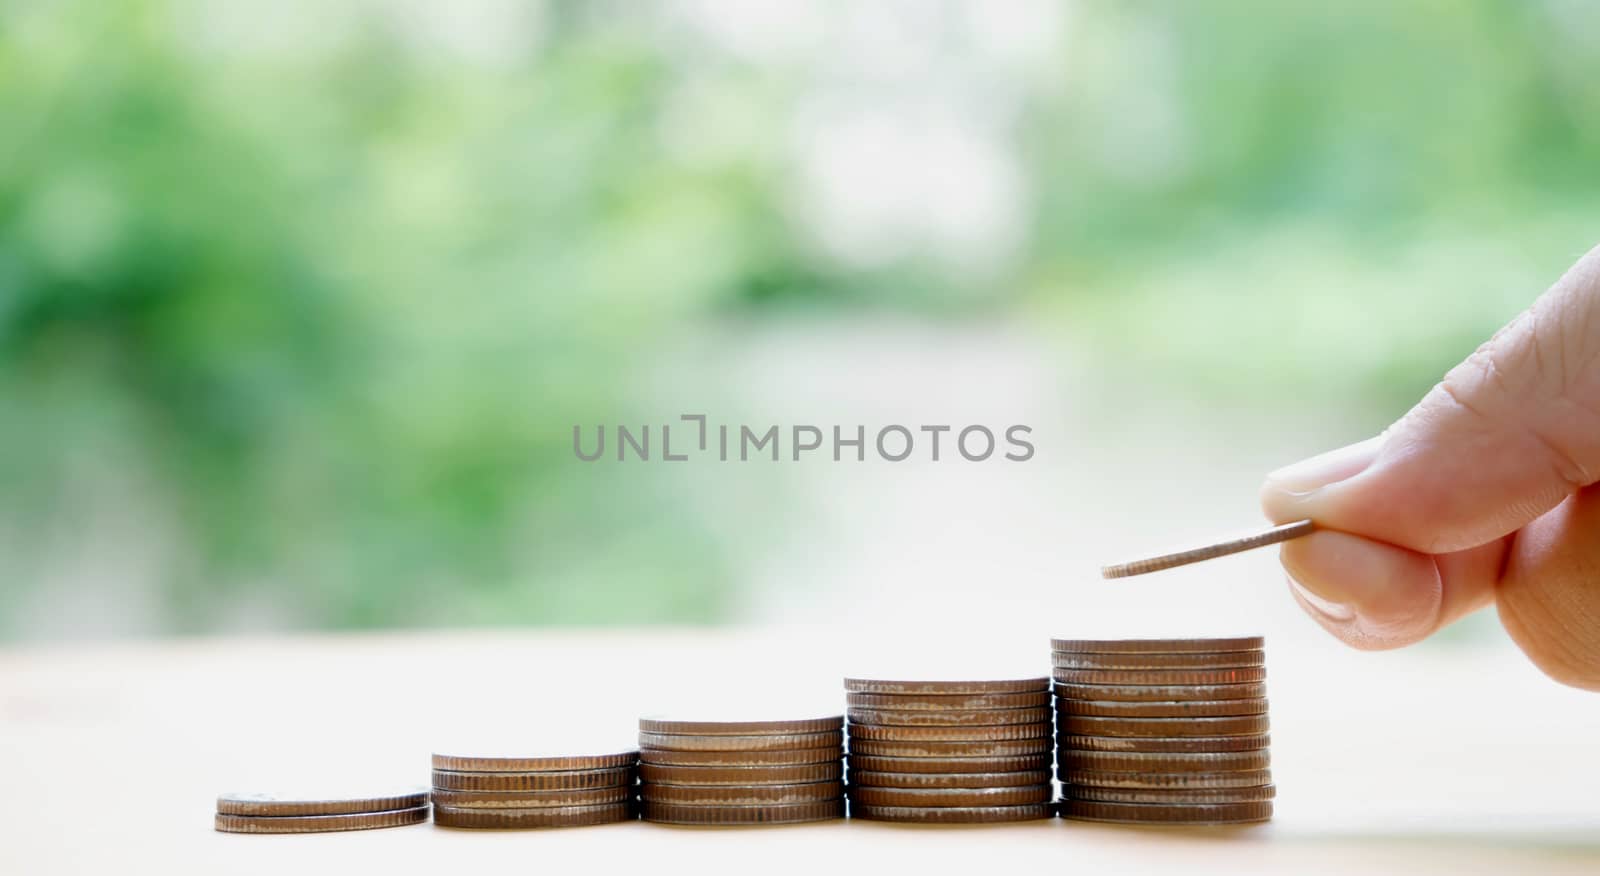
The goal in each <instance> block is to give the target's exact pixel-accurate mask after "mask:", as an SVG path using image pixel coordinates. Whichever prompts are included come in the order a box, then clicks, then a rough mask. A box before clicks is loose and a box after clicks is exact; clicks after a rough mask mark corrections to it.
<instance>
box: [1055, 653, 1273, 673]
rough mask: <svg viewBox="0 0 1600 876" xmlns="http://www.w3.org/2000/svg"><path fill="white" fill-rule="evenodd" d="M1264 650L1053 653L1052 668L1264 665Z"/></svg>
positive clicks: (1209, 667) (1192, 667)
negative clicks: (1188, 652) (1166, 652)
mask: <svg viewBox="0 0 1600 876" xmlns="http://www.w3.org/2000/svg"><path fill="white" fill-rule="evenodd" d="M1266 662H1267V660H1266V652H1264V651H1218V652H1204V653H1195V654H1086V653H1074V652H1067V653H1056V654H1053V655H1051V657H1050V665H1051V666H1052V667H1053V668H1055V669H1234V668H1237V667H1240V666H1263V665H1265V664H1266Z"/></svg>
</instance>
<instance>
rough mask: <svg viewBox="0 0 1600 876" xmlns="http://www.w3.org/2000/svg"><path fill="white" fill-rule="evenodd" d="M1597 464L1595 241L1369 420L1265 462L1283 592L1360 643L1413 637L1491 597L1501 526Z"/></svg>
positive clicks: (1530, 513) (1265, 494) (1590, 474)
mask: <svg viewBox="0 0 1600 876" xmlns="http://www.w3.org/2000/svg"><path fill="white" fill-rule="evenodd" d="M1597 480H1600V248H1597V249H1595V250H1593V251H1591V252H1590V253H1589V254H1588V255H1587V256H1585V257H1584V258H1583V259H1582V260H1580V261H1579V262H1578V264H1577V265H1576V266H1574V267H1573V268H1572V270H1570V271H1568V272H1567V274H1566V276H1564V277H1563V278H1562V279H1561V280H1560V281H1559V282H1558V283H1556V285H1555V286H1554V287H1552V288H1551V289H1550V291H1548V292H1546V293H1545V294H1544V295H1543V296H1541V297H1540V298H1539V300H1538V301H1536V302H1535V303H1534V305H1533V306H1532V307H1531V308H1530V309H1529V310H1528V311H1527V312H1525V313H1523V314H1522V315H1521V316H1519V317H1518V318H1517V319H1516V320H1514V321H1513V322H1512V323H1511V324H1510V325H1508V326H1506V327H1505V328H1504V329H1502V330H1501V331H1500V332H1499V333H1498V334H1496V335H1495V336H1494V337H1493V338H1492V339H1490V340H1489V342H1488V343H1486V344H1484V345H1483V346H1482V347H1480V348H1479V349H1478V351H1477V352H1475V353H1473V354H1472V356H1471V357H1469V358H1468V359H1467V361H1465V362H1463V363H1462V364H1461V365H1459V366H1457V367H1456V368H1454V369H1452V370H1451V371H1450V373H1449V374H1447V375H1446V376H1445V378H1444V380H1443V381H1441V382H1440V383H1439V385H1438V386H1436V387H1435V388H1434V389H1433V390H1432V391H1431V392H1429V393H1428V395H1427V396H1426V397H1425V398H1423V400H1422V401H1421V402H1420V403H1419V404H1418V405H1417V406H1416V407H1415V408H1413V409H1412V410H1411V411H1410V412H1408V413H1407V414H1406V415H1405V416H1404V417H1402V418H1401V419H1400V421H1399V422H1397V423H1395V424H1394V426H1392V427H1390V428H1389V429H1388V430H1387V431H1385V432H1384V434H1383V435H1380V436H1378V437H1377V438H1374V439H1371V440H1369V441H1364V442H1362V443H1360V444H1355V445H1351V446H1350V447H1346V448H1344V449H1342V450H1336V451H1333V452H1331V453H1327V454H1324V455H1322V456H1318V457H1314V458H1312V459H1309V460H1306V461H1304V462H1301V463H1298V464H1296V465H1292V466H1289V467H1287V468H1284V469H1281V470H1279V471H1276V472H1274V473H1272V474H1271V475H1269V476H1268V479H1267V482H1266V485H1265V486H1264V487H1263V488H1262V494H1261V498H1262V506H1263V508H1264V510H1265V511H1266V514H1267V516H1268V517H1270V518H1271V519H1273V520H1275V521H1279V522H1284V521H1289V520H1295V519H1300V518H1307V517H1309V518H1311V519H1314V520H1316V521H1317V523H1318V524H1320V526H1321V528H1322V530H1323V531H1320V532H1317V533H1313V534H1312V535H1311V536H1310V537H1308V538H1303V539H1298V540H1296V541H1293V542H1289V543H1287V544H1286V545H1285V546H1284V549H1283V562H1284V566H1285V568H1286V569H1288V571H1289V573H1290V578H1291V582H1292V583H1293V584H1294V589H1295V593H1296V598H1297V599H1298V600H1299V601H1300V603H1301V604H1302V606H1304V607H1305V608H1306V609H1307V610H1308V611H1309V612H1310V613H1311V615H1312V616H1313V617H1314V618H1316V619H1317V620H1318V622H1320V623H1321V624H1322V625H1323V626H1324V627H1327V628H1328V629H1329V630H1330V631H1332V632H1333V633H1334V634H1335V635H1338V636H1340V637H1341V638H1343V639H1345V640H1346V641H1348V642H1350V643H1351V644H1355V645H1357V646H1360V647H1369V648H1384V647H1394V646H1397V645H1403V644H1407V643H1409V642H1413V641H1416V640H1418V639H1421V638H1423V637H1425V636H1427V635H1429V634H1430V633H1432V632H1433V631H1434V630H1436V629H1438V628H1439V627H1440V626H1443V625H1444V624H1447V623H1449V622H1450V621H1452V620H1454V619H1455V618H1457V617H1460V616H1461V615H1463V614H1466V613H1468V612H1470V611H1472V610H1474V609H1477V608H1479V607H1481V606H1483V605H1484V604H1486V603H1487V602H1489V601H1491V600H1492V599H1493V597H1494V592H1495V587H1496V584H1497V583H1498V582H1499V580H1500V578H1501V575H1502V573H1503V571H1504V569H1505V568H1506V566H1507V562H1508V559H1509V557H1510V553H1509V548H1510V547H1511V542H1512V539H1510V538H1507V537H1506V536H1508V535H1509V534H1510V533H1513V532H1516V531H1517V530H1519V529H1521V528H1522V527H1523V526H1525V525H1527V524H1528V523H1529V522H1531V521H1533V520H1534V519H1535V518H1538V517H1540V516H1541V515H1544V514H1545V513H1546V512H1548V511H1550V510H1551V509H1552V508H1554V507H1556V506H1557V505H1558V504H1560V503H1561V502H1562V501H1563V500H1564V499H1566V498H1567V497H1568V496H1570V495H1572V494H1573V493H1575V492H1577V491H1578V490H1579V489H1580V488H1581V487H1584V486H1586V485H1589V484H1593V483H1595V482H1596V481H1597Z"/></svg>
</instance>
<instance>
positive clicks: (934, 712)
mask: <svg viewBox="0 0 1600 876" xmlns="http://www.w3.org/2000/svg"><path fill="white" fill-rule="evenodd" d="M1049 684H1050V682H1049V680H1048V679H1044V678H1026V679H1017V680H1010V681H876V680H871V679H863V678H847V679H845V682H844V686H845V690H846V691H847V692H848V693H847V698H848V700H849V705H850V710H849V718H850V728H849V736H850V755H849V767H850V777H849V778H850V784H849V797H850V816H851V817H852V818H863V819H870V820H873V821H901V822H916V823H923V824H994V823H999V822H1007V821H1031V820H1034V819H1039V818H1049V817H1050V816H1051V814H1052V811H1051V805H1050V801H1051V797H1052V795H1053V791H1052V789H1051V787H1050V689H1049Z"/></svg>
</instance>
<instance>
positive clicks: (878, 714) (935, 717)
mask: <svg viewBox="0 0 1600 876" xmlns="http://www.w3.org/2000/svg"><path fill="white" fill-rule="evenodd" d="M850 720H851V722H852V723H855V724H884V725H889V726H895V727H954V726H994V725H998V724H1038V723H1040V722H1043V721H1048V720H1050V707H1049V706H1034V707H1033V708H1031V709H941V710H938V711H934V710H932V709H921V710H915V709H905V710H901V709H859V708H852V709H851V710H850Z"/></svg>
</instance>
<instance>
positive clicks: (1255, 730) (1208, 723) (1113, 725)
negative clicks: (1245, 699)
mask: <svg viewBox="0 0 1600 876" xmlns="http://www.w3.org/2000/svg"><path fill="white" fill-rule="evenodd" d="M1270 724H1271V722H1270V720H1269V719H1268V718H1267V716H1266V715H1234V716H1232V717H1227V718H1091V717H1086V716H1083V715H1062V716H1061V732H1062V733H1068V734H1073V735H1078V736H1138V737H1141V738H1144V739H1149V738H1152V737H1154V738H1159V739H1170V738H1172V737H1175V736H1183V737H1190V736H1258V735H1260V734H1262V733H1265V732H1267V728H1268V726H1269V725H1270Z"/></svg>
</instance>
